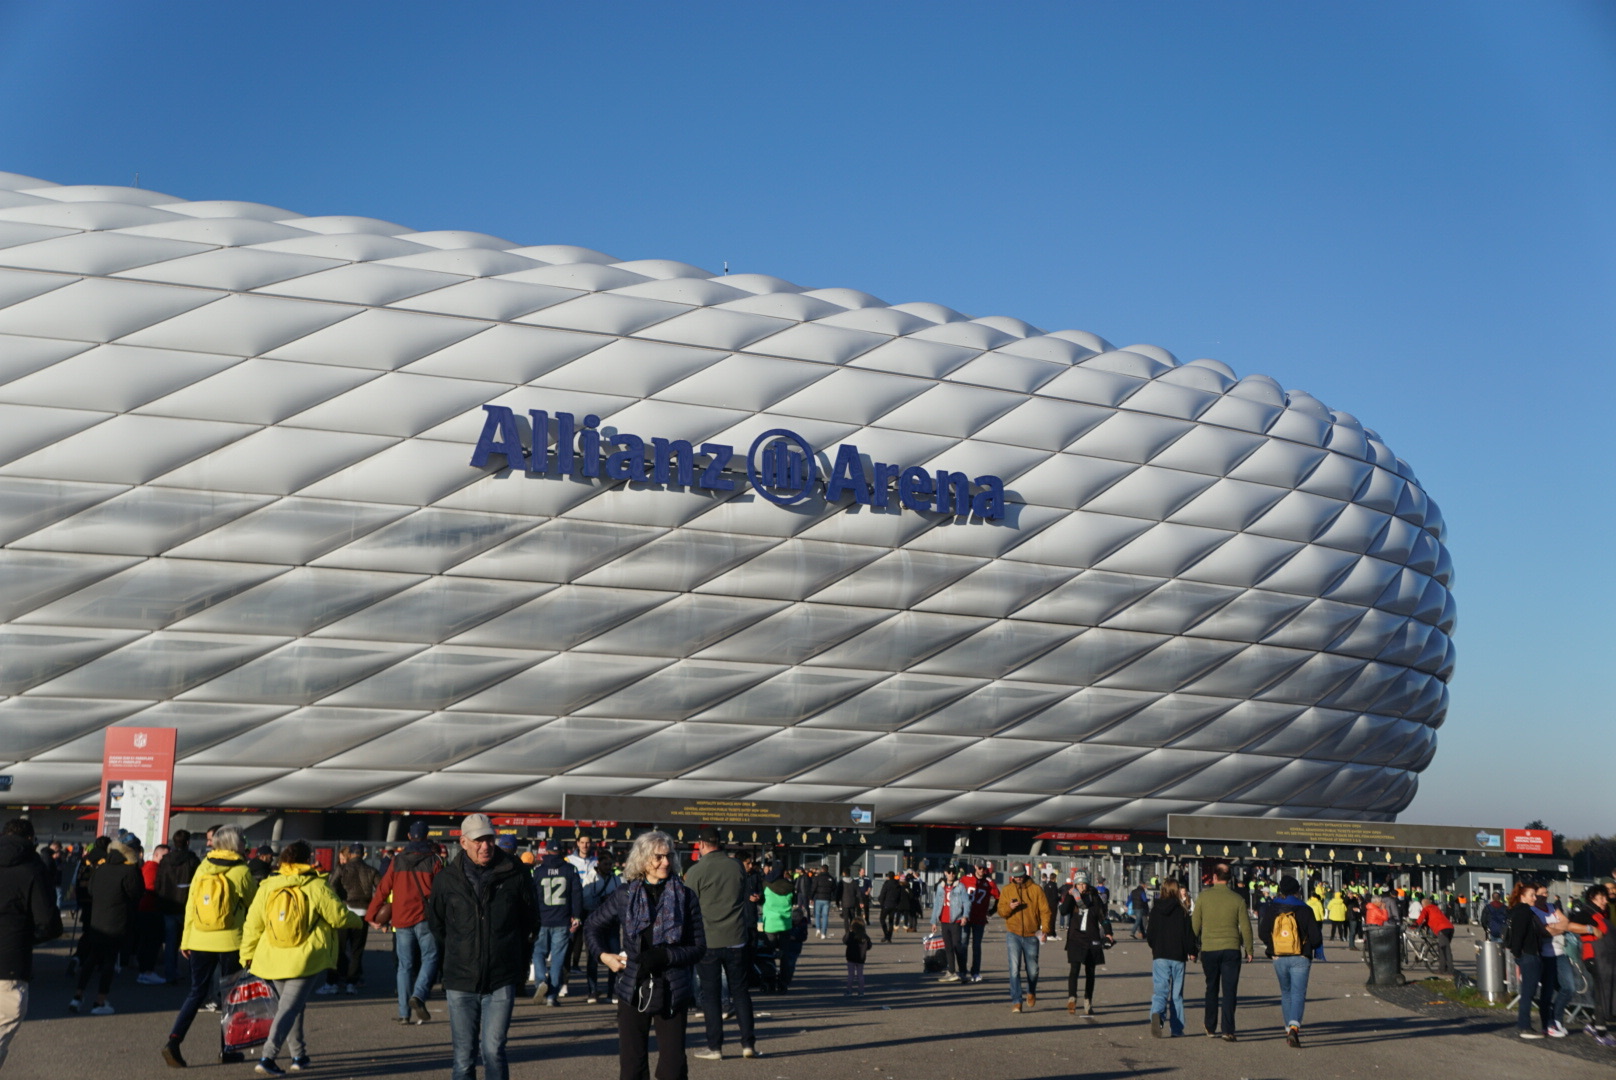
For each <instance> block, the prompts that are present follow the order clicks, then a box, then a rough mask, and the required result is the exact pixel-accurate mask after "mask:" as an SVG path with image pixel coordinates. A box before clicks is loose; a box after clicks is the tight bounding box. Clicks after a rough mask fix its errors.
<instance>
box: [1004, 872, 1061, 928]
mask: <svg viewBox="0 0 1616 1080" xmlns="http://www.w3.org/2000/svg"><path fill="white" fill-rule="evenodd" d="M1018 900H1019V901H1021V903H1023V904H1025V905H1026V906H1025V907H1022V908H1017V907H1016V901H1018ZM999 915H1000V916H1002V917H1003V919H1004V931H1005V933H1007V934H1015V935H1017V936H1018V937H1032V936H1033V935H1034V934H1036V933H1037V932H1038V931H1040V930H1042V931H1043V932H1044V933H1046V934H1049V933H1053V932H1054V930H1055V916H1054V913H1053V912H1052V911H1050V910H1049V898H1048V897H1046V896H1045V895H1044V890H1043V889H1042V888H1041V887H1039V885H1038V883H1037V882H1036V881H1033V880H1031V879H1030V878H1029V879H1028V880H1026V881H1024V882H1022V883H1021V884H1019V885H1018V884H1017V883H1016V879H1015V878H1011V879H1010V880H1009V881H1007V882H1005V883H1004V888H1003V889H1002V890H1000V892H999Z"/></svg>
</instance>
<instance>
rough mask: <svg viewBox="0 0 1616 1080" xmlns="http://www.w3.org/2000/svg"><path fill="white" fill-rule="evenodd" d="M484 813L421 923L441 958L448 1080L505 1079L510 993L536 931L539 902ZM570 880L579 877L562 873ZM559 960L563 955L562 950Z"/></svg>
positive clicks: (466, 834)
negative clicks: (449, 1047)
mask: <svg viewBox="0 0 1616 1080" xmlns="http://www.w3.org/2000/svg"><path fill="white" fill-rule="evenodd" d="M495 839H496V834H495V832H494V825H493V822H491V821H490V820H489V819H488V815H487V814H471V815H468V816H467V817H466V818H465V819H464V820H462V821H461V823H460V858H458V859H456V860H455V865H453V866H450V867H448V868H446V869H445V870H444V871H443V872H442V873H441V874H439V875H438V876H437V877H436V878H435V879H434V880H433V883H432V895H431V896H429V897H427V903H426V923H427V927H428V929H429V930H430V932H431V934H432V937H433V940H435V941H436V942H437V945H438V955H439V956H441V957H442V958H443V962H442V965H441V969H440V970H441V973H442V977H443V996H444V1001H445V1004H446V1005H447V1006H448V1009H449V1039H450V1042H451V1043H452V1044H453V1046H454V1080H472V1078H473V1077H475V1076H476V1075H477V1057H478V1053H479V1051H480V1052H481V1055H482V1062H483V1077H484V1080H508V1077H509V1075H510V1069H509V1065H508V1064H507V1061H506V1056H505V1042H506V1035H507V1033H508V1032H509V1030H510V1025H511V1009H512V1007H513V1006H514V1005H515V1004H516V991H517V990H518V989H519V988H520V987H521V985H522V984H523V983H524V982H526V981H527V961H528V957H529V956H530V955H531V954H532V952H533V939H534V936H535V935H536V934H537V933H538V929H539V905H538V897H537V895H536V894H535V892H534V888H533V878H532V877H531V876H530V875H529V873H528V870H527V867H525V866H523V865H522V863H521V862H520V861H519V860H517V858H516V857H515V856H513V855H510V854H508V853H507V852H505V851H503V850H501V849H500V847H499V846H498V845H497V844H496V843H495V842H494V841H495ZM565 873H566V874H567V875H568V876H569V877H570V878H572V879H573V880H575V881H576V879H577V876H578V875H577V873H576V871H574V870H573V869H572V867H570V866H567V867H565ZM561 955H562V957H563V958H565V956H566V951H565V949H563V950H562V952H561Z"/></svg>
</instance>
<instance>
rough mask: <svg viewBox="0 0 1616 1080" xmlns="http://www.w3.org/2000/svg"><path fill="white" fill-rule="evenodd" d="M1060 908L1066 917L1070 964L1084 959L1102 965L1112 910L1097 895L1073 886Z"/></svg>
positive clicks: (1108, 937)
mask: <svg viewBox="0 0 1616 1080" xmlns="http://www.w3.org/2000/svg"><path fill="white" fill-rule="evenodd" d="M1060 909H1061V914H1062V915H1065V916H1066V917H1067V919H1068V923H1067V926H1066V959H1067V960H1068V961H1070V962H1071V963H1073V964H1081V963H1083V962H1084V961H1085V960H1092V961H1093V962H1094V963H1096V964H1104V963H1105V943H1106V941H1107V940H1109V939H1111V913H1110V911H1109V910H1108V909H1107V908H1106V906H1105V901H1104V900H1102V899H1101V898H1100V894H1099V893H1095V892H1088V891H1085V892H1081V893H1079V892H1077V891H1076V890H1075V889H1074V890H1073V891H1072V892H1069V893H1067V894H1066V899H1064V900H1062V901H1061V908H1060Z"/></svg>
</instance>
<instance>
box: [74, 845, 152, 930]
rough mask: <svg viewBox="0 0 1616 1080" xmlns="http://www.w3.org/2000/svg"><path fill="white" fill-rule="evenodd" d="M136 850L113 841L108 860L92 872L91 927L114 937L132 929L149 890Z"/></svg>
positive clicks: (89, 924)
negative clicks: (135, 915) (136, 913)
mask: <svg viewBox="0 0 1616 1080" xmlns="http://www.w3.org/2000/svg"><path fill="white" fill-rule="evenodd" d="M136 858H137V856H136V855H135V853H134V852H133V851H132V850H131V849H129V848H127V847H125V846H124V845H123V844H113V846H112V851H111V852H110V853H108V855H107V861H106V862H104V863H102V864H101V865H100V866H98V867H96V868H95V870H93V871H92V872H91V874H90V919H89V923H88V926H89V928H90V929H91V930H94V931H96V932H97V933H99V934H104V935H105V936H106V937H109V938H113V939H114V940H116V939H119V938H122V937H123V936H124V935H126V934H128V933H129V930H130V928H131V927H132V926H133V925H134V914H135V908H136V907H138V906H139V904H140V898H141V897H142V896H144V895H145V893H146V883H145V881H144V880H143V879H142V878H141V876H140V867H139V866H137V865H135V859H136Z"/></svg>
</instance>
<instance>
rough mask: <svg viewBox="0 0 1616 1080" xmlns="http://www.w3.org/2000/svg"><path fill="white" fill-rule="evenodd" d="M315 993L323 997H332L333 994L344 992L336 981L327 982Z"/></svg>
mask: <svg viewBox="0 0 1616 1080" xmlns="http://www.w3.org/2000/svg"><path fill="white" fill-rule="evenodd" d="M315 993H316V994H318V995H320V996H321V997H330V996H331V995H332V994H340V993H342V987H340V986H338V985H337V984H336V983H326V984H325V985H324V986H322V987H320V989H318V990H316V991H315Z"/></svg>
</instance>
